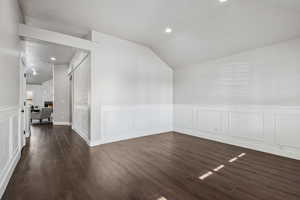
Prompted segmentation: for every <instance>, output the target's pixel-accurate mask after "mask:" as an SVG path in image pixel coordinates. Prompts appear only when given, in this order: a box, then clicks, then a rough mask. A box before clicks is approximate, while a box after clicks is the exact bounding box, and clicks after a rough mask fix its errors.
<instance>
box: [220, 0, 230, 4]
mask: <svg viewBox="0 0 300 200" xmlns="http://www.w3.org/2000/svg"><path fill="white" fill-rule="evenodd" d="M227 1H228V0H219V2H220V3H225V2H227Z"/></svg>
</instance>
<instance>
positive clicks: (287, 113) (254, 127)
mask: <svg viewBox="0 0 300 200" xmlns="http://www.w3.org/2000/svg"><path fill="white" fill-rule="evenodd" d="M174 131H177V132H181V133H185V134H189V135H193V136H197V137H202V138H206V139H210V140H215V141H219V142H224V143H228V144H233V145H238V146H242V147H246V148H251V149H254V150H259V151H264V152H268V153H273V154H277V155H281V156H286V157H290V158H295V159H299V160H300V143H299V141H300V108H299V107H288V106H287V107H284V106H219V105H218V106H213V105H184V104H175V105H174Z"/></svg>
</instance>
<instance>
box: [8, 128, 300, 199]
mask: <svg viewBox="0 0 300 200" xmlns="http://www.w3.org/2000/svg"><path fill="white" fill-rule="evenodd" d="M232 158H236V159H232ZM222 165H223V166H222ZM218 166H219V167H218ZM208 171H211V172H212V175H208V176H207V177H205V176H204V177H203V174H204V175H205V174H207V172H208ZM198 177H199V178H198ZM200 177H201V178H200ZM299 188H300V163H299V161H296V160H291V159H287V158H282V157H278V156H274V155H270V154H265V153H261V152H256V151H252V150H247V149H244V148H240V147H235V146H231V145H226V144H222V143H217V142H212V141H209V140H204V139H199V138H195V137H191V136H187V135H182V134H178V133H165V134H159V135H153V136H148V137H143V138H138V139H132V140H127V141H122V142H116V143H111V144H106V145H102V146H98V147H94V148H89V147H88V146H87V145H86V143H85V142H84V140H83V139H81V138H80V137H79V136H78V135H77V134H73V131H72V130H71V128H70V127H68V126H50V125H36V126H33V127H32V136H31V139H30V142H29V144H28V145H27V146H26V147H25V149H23V152H22V158H21V161H20V162H19V164H18V166H17V168H16V170H15V172H14V174H13V177H12V179H11V180H10V183H9V185H8V187H7V190H6V192H5V194H4V196H3V198H2V199H3V200H23V199H24V200H25V199H26V200H28V199H31V200H33V199H38V200H63V199H64V200H66V199H68V200H83V199H84V200H94V199H95V200H96V199H97V200H99V199H101V200H102V199H103V200H138V199H141V200H161V199H170V200H175V199H177V200H184V199H185V200H196V199H207V200H211V199H220V200H221V199H222V200H233V199H241V200H253V199H273V200H282V199H288V200H294V199H295V200H296V199H300V191H299Z"/></svg>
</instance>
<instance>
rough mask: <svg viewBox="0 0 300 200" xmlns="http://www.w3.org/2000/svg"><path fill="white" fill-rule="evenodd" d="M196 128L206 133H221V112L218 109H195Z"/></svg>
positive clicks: (222, 130) (222, 129)
mask: <svg viewBox="0 0 300 200" xmlns="http://www.w3.org/2000/svg"><path fill="white" fill-rule="evenodd" d="M196 113H197V115H196V116H197V118H196V119H197V121H196V128H197V129H198V130H199V131H204V132H207V133H223V132H224V128H225V127H224V126H223V122H224V121H223V112H222V111H218V110H208V109H199V108H198V109H196Z"/></svg>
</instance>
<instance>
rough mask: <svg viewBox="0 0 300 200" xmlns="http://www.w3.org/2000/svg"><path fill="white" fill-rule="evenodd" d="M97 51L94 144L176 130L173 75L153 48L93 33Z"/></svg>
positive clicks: (95, 61) (95, 62) (94, 61)
mask: <svg viewBox="0 0 300 200" xmlns="http://www.w3.org/2000/svg"><path fill="white" fill-rule="evenodd" d="M92 40H93V41H94V42H96V43H99V45H97V50H96V53H95V58H94V60H93V63H94V64H95V67H94V69H93V70H94V71H93V72H94V73H92V75H94V79H95V90H94V91H95V93H96V94H95V96H96V97H95V99H94V102H96V103H97V105H96V110H97V113H96V114H95V115H96V116H97V117H96V119H97V120H96V124H97V125H98V126H97V127H96V128H95V129H96V130H98V131H97V133H96V134H95V135H93V136H92V138H93V142H95V143H96V144H97V143H106V142H111V141H116V140H122V139H127V138H133V137H139V136H143V135H149V134H153V133H159V132H165V131H170V130H172V108H173V106H172V102H173V89H172V82H173V71H172V69H171V68H170V67H169V66H168V65H167V64H166V63H164V62H163V61H161V60H160V59H159V58H158V57H157V56H156V55H155V54H154V53H153V52H152V50H150V49H149V48H147V47H145V46H142V45H138V44H135V43H132V42H129V41H125V40H121V39H118V38H115V37H112V36H108V35H105V34H101V33H97V32H93V33H92Z"/></svg>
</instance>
